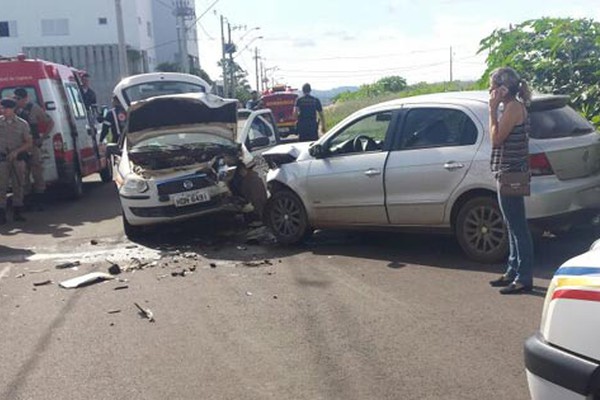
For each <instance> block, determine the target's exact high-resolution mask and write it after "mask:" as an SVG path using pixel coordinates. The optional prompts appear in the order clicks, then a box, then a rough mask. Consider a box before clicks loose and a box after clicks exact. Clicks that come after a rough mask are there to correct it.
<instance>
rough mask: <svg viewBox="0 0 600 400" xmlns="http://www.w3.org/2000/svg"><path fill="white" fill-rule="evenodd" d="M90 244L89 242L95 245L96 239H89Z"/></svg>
mask: <svg viewBox="0 0 600 400" xmlns="http://www.w3.org/2000/svg"><path fill="white" fill-rule="evenodd" d="M90 244H91V245H92V246H95V245H97V244H98V241H97V240H96V239H92V240H90Z"/></svg>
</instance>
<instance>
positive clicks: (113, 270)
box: [108, 264, 122, 275]
mask: <svg viewBox="0 0 600 400" xmlns="http://www.w3.org/2000/svg"><path fill="white" fill-rule="evenodd" d="M121 272H122V271H121V267H120V266H119V264H112V265H111V266H110V267H108V273H109V274H111V275H119V274H120V273H121Z"/></svg>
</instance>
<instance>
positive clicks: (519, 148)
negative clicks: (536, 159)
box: [490, 117, 529, 177]
mask: <svg viewBox="0 0 600 400" xmlns="http://www.w3.org/2000/svg"><path fill="white" fill-rule="evenodd" d="M490 166H491V168H492V172H494V173H495V175H496V177H498V175H499V173H501V172H527V171H528V170H529V117H527V119H526V121H525V122H524V123H522V124H519V125H515V127H514V128H513V130H512V132H510V133H509V134H508V136H507V137H506V139H505V140H504V143H502V145H501V146H500V147H494V148H492V159H491V162H490Z"/></svg>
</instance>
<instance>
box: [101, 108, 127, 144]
mask: <svg viewBox="0 0 600 400" xmlns="http://www.w3.org/2000/svg"><path fill="white" fill-rule="evenodd" d="M126 118H127V114H126V113H125V110H124V109H123V107H121V106H116V107H113V108H111V109H110V110H108V112H107V113H106V115H105V116H104V120H103V121H102V131H101V132H100V142H102V141H103V140H104V138H105V137H106V136H107V135H108V130H109V129H110V131H111V133H112V135H111V140H110V142H111V143H117V142H118V141H119V138H120V137H121V134H122V133H123V129H124V128H125V121H126Z"/></svg>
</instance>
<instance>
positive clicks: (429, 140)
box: [401, 108, 477, 149]
mask: <svg viewBox="0 0 600 400" xmlns="http://www.w3.org/2000/svg"><path fill="white" fill-rule="evenodd" d="M476 141H477V127H476V126H475V124H474V123H473V121H472V120H471V118H470V117H469V116H468V115H467V114H465V113H464V112H463V111H460V110H456V109H451V108H416V109H412V110H410V111H409V112H408V114H407V115H406V118H405V121H404V126H403V129H402V140H401V148H403V149H418V148H428V147H448V146H466V145H471V144H474V143H475V142H476Z"/></svg>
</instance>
